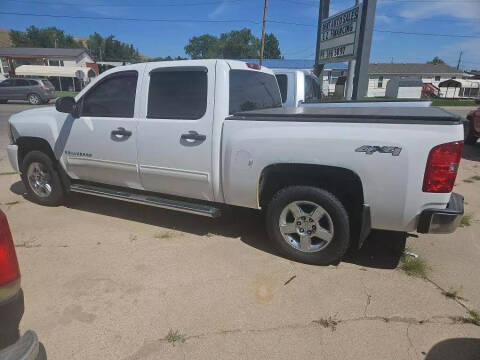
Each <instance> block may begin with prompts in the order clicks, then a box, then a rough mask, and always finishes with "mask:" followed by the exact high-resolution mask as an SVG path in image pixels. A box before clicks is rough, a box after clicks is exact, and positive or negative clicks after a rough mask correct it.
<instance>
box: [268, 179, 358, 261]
mask: <svg viewBox="0 0 480 360" xmlns="http://www.w3.org/2000/svg"><path fill="white" fill-rule="evenodd" d="M294 201H308V202H313V203H315V204H318V205H319V206H321V207H322V208H323V209H324V210H325V211H326V212H327V213H328V215H329V216H330V218H331V220H332V223H333V238H332V240H331V241H330V243H329V244H328V245H326V246H325V247H324V248H322V249H321V250H318V251H317V252H303V251H301V250H298V249H297V248H295V247H293V246H291V245H289V244H288V243H287V241H286V240H285V239H284V237H283V235H282V233H281V232H280V227H279V221H280V216H281V213H282V211H283V209H284V208H285V207H286V206H287V205H289V204H290V203H292V202H294ZM266 226H267V232H268V235H269V237H270V240H271V241H272V242H273V243H274V245H275V246H276V247H277V248H278V250H279V251H280V252H281V253H282V254H284V255H285V256H286V257H288V258H291V259H293V260H296V261H300V262H303V263H308V264H317V265H330V264H334V263H338V261H340V259H341V258H342V257H343V255H344V254H345V253H346V251H347V250H348V248H349V246H350V220H349V216H348V213H347V211H346V210H345V207H344V206H343V204H342V203H341V202H340V201H339V200H338V199H337V198H336V197H335V196H334V195H333V194H332V193H330V192H328V191H326V190H323V189H320V188H316V187H312V186H290V187H286V188H284V189H282V190H280V191H278V192H277V193H276V194H275V195H274V196H273V199H272V200H271V202H270V203H269V204H268V208H267V214H266Z"/></svg>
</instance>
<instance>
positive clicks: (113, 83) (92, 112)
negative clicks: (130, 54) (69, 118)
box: [82, 71, 138, 118]
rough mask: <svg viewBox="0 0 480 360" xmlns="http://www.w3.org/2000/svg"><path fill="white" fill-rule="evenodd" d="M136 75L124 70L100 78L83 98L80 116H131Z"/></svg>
mask: <svg viewBox="0 0 480 360" xmlns="http://www.w3.org/2000/svg"><path fill="white" fill-rule="evenodd" d="M137 77H138V74H137V72H136V71H125V72H121V73H115V74H113V75H111V76H109V77H107V78H106V79H104V80H102V81H101V82H100V83H99V84H98V85H97V86H95V87H94V88H93V89H92V90H90V91H89V92H88V93H87V95H86V96H85V97H84V98H83V109H82V116H101V117H121V118H131V117H133V111H134V108H135V93H136V90H137Z"/></svg>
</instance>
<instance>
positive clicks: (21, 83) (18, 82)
mask: <svg viewBox="0 0 480 360" xmlns="http://www.w3.org/2000/svg"><path fill="white" fill-rule="evenodd" d="M29 85H30V84H29V82H28V80H24V79H15V86H29Z"/></svg>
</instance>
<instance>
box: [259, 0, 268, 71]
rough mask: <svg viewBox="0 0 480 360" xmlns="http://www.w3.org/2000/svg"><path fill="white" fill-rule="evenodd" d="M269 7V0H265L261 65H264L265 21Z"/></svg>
mask: <svg viewBox="0 0 480 360" xmlns="http://www.w3.org/2000/svg"><path fill="white" fill-rule="evenodd" d="M267 7H268V0H265V4H264V6H263V24H262V45H261V47H260V66H262V64H263V51H264V49H265V23H266V22H267Z"/></svg>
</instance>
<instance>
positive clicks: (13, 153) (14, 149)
mask: <svg viewBox="0 0 480 360" xmlns="http://www.w3.org/2000/svg"><path fill="white" fill-rule="evenodd" d="M7 154H8V160H9V161H10V165H12V167H13V169H14V170H15V171H16V172H20V167H19V166H18V145H7Z"/></svg>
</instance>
